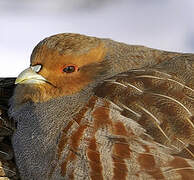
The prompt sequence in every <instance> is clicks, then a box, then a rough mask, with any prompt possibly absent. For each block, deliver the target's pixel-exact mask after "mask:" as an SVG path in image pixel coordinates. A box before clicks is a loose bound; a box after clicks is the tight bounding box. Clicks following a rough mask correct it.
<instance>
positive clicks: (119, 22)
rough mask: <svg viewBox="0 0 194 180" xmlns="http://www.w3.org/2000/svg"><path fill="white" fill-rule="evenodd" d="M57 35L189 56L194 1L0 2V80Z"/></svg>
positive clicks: (192, 42)
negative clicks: (87, 37)
mask: <svg viewBox="0 0 194 180" xmlns="http://www.w3.org/2000/svg"><path fill="white" fill-rule="evenodd" d="M62 32H74V33H81V34H86V35H91V36H97V37H105V38H111V39H114V40H117V41H122V42H126V43H129V44H139V45H146V46H149V47H153V48H158V49H164V50H169V51H180V52H194V0H0V76H1V77H6V76H17V75H18V74H19V73H20V72H21V71H22V70H23V69H24V68H26V67H28V66H29V58H30V54H31V51H32V49H33V47H34V46H35V45H36V44H37V43H38V42H39V41H40V40H41V39H43V38H45V37H47V36H50V35H53V34H56V33H62Z"/></svg>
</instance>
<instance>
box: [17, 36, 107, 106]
mask: <svg viewBox="0 0 194 180" xmlns="http://www.w3.org/2000/svg"><path fill="white" fill-rule="evenodd" d="M105 56H106V47H105V44H104V43H103V42H102V41H101V40H100V39H98V38H95V37H88V36H84V35H79V34H57V35H54V36H51V37H49V38H46V39H44V40H43V41H41V42H40V43H39V44H38V45H37V46H36V47H35V48H34V50H33V52H32V55H31V64H30V67H29V68H27V69H26V70H24V71H23V72H22V73H21V74H20V75H19V76H18V77H17V79H16V82H15V83H16V84H17V87H16V90H15V91H16V92H15V94H16V95H17V96H16V97H15V98H17V100H16V101H17V102H19V101H20V103H24V102H26V101H29V100H30V101H33V102H45V101H48V100H49V99H51V98H56V97H61V96H66V95H71V94H75V93H77V92H79V91H80V90H82V89H84V88H85V87H87V86H88V85H89V84H91V83H92V82H94V81H95V80H96V79H97V77H99V76H103V74H105V72H106V69H108V68H107V63H104V62H105V61H104V59H105Z"/></svg>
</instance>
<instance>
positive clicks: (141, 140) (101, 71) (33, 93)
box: [0, 33, 194, 180]
mask: <svg viewBox="0 0 194 180" xmlns="http://www.w3.org/2000/svg"><path fill="white" fill-rule="evenodd" d="M0 112H1V113H0V120H1V121H0V122H1V123H0V128H1V132H4V134H3V133H2V135H1V141H0V143H1V144H2V149H3V150H2V153H1V154H2V155H1V154H0V155H1V156H0V162H1V164H0V165H1V166H0V168H1V171H2V172H1V171H0V174H2V175H1V176H2V177H7V178H12V179H14V178H15V179H19V178H20V179H22V180H31V179H33V180H46V179H48V180H63V179H75V180H80V179H88V180H89V179H91V180H101V179H105V180H109V179H114V180H121V179H122V180H125V179H126V180H127V179H129V180H147V179H148V180H149V179H169V180H170V179H171V180H175V179H176V180H179V179H184V180H192V179H194V116H193V115H194V54H192V53H178V52H169V51H163V50H158V49H153V48H149V47H145V46H139V45H128V44H125V43H122V42H117V41H114V40H111V39H105V38H104V39H103V38H97V37H92V36H86V35H81V34H75V33H60V34H56V35H52V36H50V37H47V38H45V39H43V40H42V41H40V42H39V43H38V44H37V45H36V47H35V48H34V50H33V51H32V54H31V57H30V66H29V67H28V68H27V69H25V70H24V71H23V72H21V73H20V74H19V76H18V77H17V78H1V79H0ZM3 147H7V148H3ZM8 149H9V151H8ZM6 164H7V165H6Z"/></svg>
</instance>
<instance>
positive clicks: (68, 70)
mask: <svg viewBox="0 0 194 180" xmlns="http://www.w3.org/2000/svg"><path fill="white" fill-rule="evenodd" d="M77 70H78V68H77V67H75V66H72V65H71V66H66V67H65V68H64V69H63V72H65V73H72V72H75V71H77Z"/></svg>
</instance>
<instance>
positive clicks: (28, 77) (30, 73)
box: [15, 65, 47, 84]
mask: <svg viewBox="0 0 194 180" xmlns="http://www.w3.org/2000/svg"><path fill="white" fill-rule="evenodd" d="M40 69H41V65H36V66H31V67H29V68H28V69H25V70H24V71H23V72H21V73H20V74H19V76H18V77H17V79H16V81H15V84H40V83H46V81H47V80H46V79H45V78H44V77H43V76H41V75H39V74H38V73H37V72H39V71H40Z"/></svg>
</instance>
